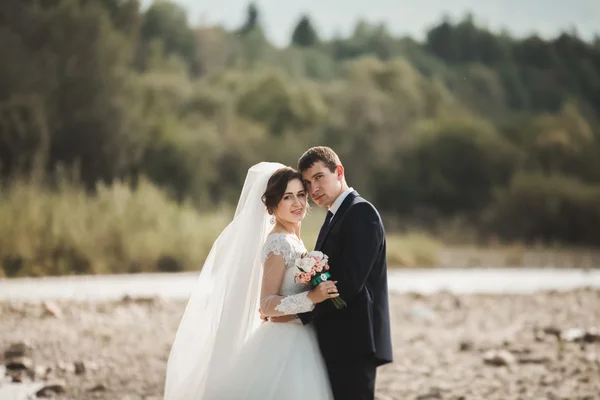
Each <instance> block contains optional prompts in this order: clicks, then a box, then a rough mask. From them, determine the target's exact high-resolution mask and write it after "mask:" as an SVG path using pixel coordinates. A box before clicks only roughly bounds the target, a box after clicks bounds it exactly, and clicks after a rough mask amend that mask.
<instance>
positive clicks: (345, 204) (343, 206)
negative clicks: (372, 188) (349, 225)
mask: <svg viewBox="0 0 600 400" xmlns="http://www.w3.org/2000/svg"><path fill="white" fill-rule="evenodd" d="M357 197H358V193H357V192H356V190H354V191H352V192H350V193H349V194H348V196H346V198H345V199H344V201H343V202H342V204H341V205H340V208H338V210H337V212H336V213H335V215H334V216H333V218H332V219H331V221H330V222H329V226H328V227H327V230H326V231H325V234H324V235H323V240H322V241H321V244H320V246H318V248H316V249H315V250H317V251H320V250H321V249H322V248H323V246H324V245H325V242H326V241H327V237H328V236H329V232H331V229H332V228H333V226H334V225H335V224H336V223H337V222H338V221H339V220H340V219H341V217H342V215H344V214H345V213H346V211H348V208H349V207H350V204H351V203H352V201H353V200H354V199H355V198H357Z"/></svg>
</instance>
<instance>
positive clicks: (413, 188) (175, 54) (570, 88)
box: [0, 0, 600, 245]
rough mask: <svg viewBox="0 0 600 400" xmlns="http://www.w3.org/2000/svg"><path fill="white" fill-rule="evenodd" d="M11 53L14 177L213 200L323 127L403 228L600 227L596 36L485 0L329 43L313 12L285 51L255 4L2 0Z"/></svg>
mask: <svg viewBox="0 0 600 400" xmlns="http://www.w3.org/2000/svg"><path fill="white" fill-rule="evenodd" d="M240 11H243V10H240ZM0 52H1V53H2V58H1V59H0V162H1V168H2V176H3V179H4V182H8V181H10V179H11V178H14V177H15V176H32V177H37V179H41V180H43V181H44V182H45V183H47V184H48V185H53V184H55V183H56V179H55V177H56V171H57V170H59V167H67V168H68V169H70V170H73V169H74V170H76V171H77V174H78V176H79V179H80V180H81V182H82V184H84V185H85V186H86V188H88V189H89V190H90V191H92V192H93V191H94V190H95V188H96V185H97V183H98V182H104V183H109V184H110V183H111V182H113V181H115V180H125V181H127V182H131V184H132V185H135V184H136V182H137V181H138V180H139V179H140V178H142V177H147V178H148V179H150V180H151V181H152V182H154V184H157V185H159V186H161V187H163V188H166V189H167V190H168V191H169V193H170V194H171V195H172V196H173V197H174V198H175V199H177V200H178V201H184V200H190V201H192V202H193V203H194V204H195V205H196V206H197V207H201V208H203V207H213V206H215V205H217V204H223V203H232V202H235V201H236V199H237V195H238V192H239V188H240V187H241V184H242V182H243V179H244V175H245V172H246V170H247V168H248V167H249V166H250V165H251V164H252V163H255V162H257V161H260V160H277V161H281V162H284V163H287V164H290V165H292V166H294V165H295V162H296V160H297V158H298V156H299V155H300V154H301V153H302V151H303V150H304V149H306V148H308V147H309V146H312V145H317V144H324V145H329V146H332V147H334V148H335V149H336V150H337V151H338V152H339V154H340V156H341V158H342V160H343V162H344V164H345V166H346V170H347V175H348V179H349V181H350V183H351V184H352V185H353V186H354V187H356V188H357V189H359V190H360V192H362V193H363V194H364V195H365V196H368V198H370V199H371V200H372V201H373V202H374V203H375V204H376V205H377V206H378V207H379V208H380V209H381V210H382V211H383V212H385V215H386V216H387V218H389V221H395V222H396V224H394V226H399V227H402V226H406V224H408V223H411V224H420V225H423V226H426V227H429V228H432V229H435V227H436V226H437V225H439V224H440V221H448V220H456V219H457V218H460V219H461V220H464V221H466V223H467V224H468V225H470V226H475V227H477V229H479V230H480V231H481V233H482V234H497V235H500V236H501V237H504V238H507V239H511V240H512V239H520V240H538V239H543V240H546V241H550V242H557V241H559V242H567V243H574V244H586V245H589V244H598V243H599V242H600V235H598V234H597V227H598V226H600V111H599V110H600V41H598V40H597V41H596V42H595V43H590V42H586V41H583V40H582V39H580V38H578V37H577V36H576V34H574V33H569V32H565V33H563V34H561V35H560V36H558V37H556V38H553V39H551V40H545V39H541V38H539V37H536V36H532V37H527V38H514V37H511V36H510V35H509V34H507V33H495V32H490V31H489V30H487V29H484V28H482V27H480V26H478V25H477V24H476V23H475V22H474V21H473V19H472V18H471V17H466V18H465V19H463V20H462V21H459V22H452V21H447V20H444V21H441V22H440V23H439V24H438V25H437V26H435V27H433V28H432V29H431V30H430V31H429V32H428V34H427V37H426V40H425V41H424V42H418V41H416V40H413V39H411V38H409V37H401V38H398V37H393V36H392V35H391V34H390V33H389V32H388V31H387V29H386V27H385V26H378V25H371V24H368V23H365V22H359V23H357V25H356V29H355V30H354V32H353V34H352V35H351V36H349V37H336V38H333V39H330V40H325V39H323V38H320V37H319V36H318V32H317V31H316V30H315V28H314V26H313V24H312V23H311V21H310V18H309V17H308V16H300V18H299V23H298V26H297V27H296V28H295V29H293V34H292V37H291V38H290V45H289V47H286V48H277V47H275V46H273V45H272V44H271V43H269V41H268V40H267V38H266V37H265V35H264V33H263V31H262V29H261V18H260V10H259V9H257V8H256V7H254V6H252V5H251V6H250V7H249V8H248V10H247V20H246V22H245V23H244V24H243V26H241V27H239V29H236V30H235V31H227V30H225V29H223V28H222V27H218V26H211V27H192V26H190V25H189V24H188V21H187V18H186V14H185V12H184V11H183V10H182V9H181V8H180V7H179V6H177V5H176V4H174V3H170V2H166V1H160V2H156V3H154V4H152V5H151V6H150V7H149V8H147V9H141V8H140V5H139V4H138V2H137V1H135V0H101V1H100V0H4V1H2V2H0ZM398 221H399V222H398ZM390 225H392V223H391V222H390Z"/></svg>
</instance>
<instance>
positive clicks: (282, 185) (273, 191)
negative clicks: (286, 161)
mask: <svg viewBox="0 0 600 400" xmlns="http://www.w3.org/2000/svg"><path fill="white" fill-rule="evenodd" d="M294 179H298V180H300V182H302V185H303V186H304V181H303V180H302V175H301V174H300V172H298V171H296V170H295V169H293V168H290V167H283V168H279V169H278V170H277V171H275V172H273V175H271V177H270V178H269V181H268V182H267V189H266V190H265V193H264V194H263V196H262V202H263V203H264V205H265V207H267V212H268V213H269V215H273V212H275V209H276V208H277V205H278V204H279V202H280V201H281V199H283V195H284V194H285V189H287V185H288V182H289V181H292V180H294ZM305 190H306V188H305ZM307 205H308V204H307Z"/></svg>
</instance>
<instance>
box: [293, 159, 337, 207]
mask: <svg viewBox="0 0 600 400" xmlns="http://www.w3.org/2000/svg"><path fill="white" fill-rule="evenodd" d="M343 177H344V167H342V166H341V165H338V166H337V167H336V169H335V171H334V172H331V171H330V170H329V168H327V166H325V164H323V162H321V161H317V162H316V163H314V164H313V165H312V166H311V167H310V168H309V169H307V170H306V171H304V172H303V173H302V179H304V183H305V184H306V187H307V189H308V194H309V195H310V198H311V199H312V200H313V201H314V202H315V204H317V205H318V206H319V207H330V206H331V205H332V204H333V202H334V201H335V199H337V197H338V196H339V195H340V193H341V191H342V179H343Z"/></svg>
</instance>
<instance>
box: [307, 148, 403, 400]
mask: <svg viewBox="0 0 600 400" xmlns="http://www.w3.org/2000/svg"><path fill="white" fill-rule="evenodd" d="M298 170H299V171H300V173H301V174H302V178H303V179H304V181H305V184H306V186H307V190H308V193H309V194H310V197H311V198H312V199H313V201H314V202H315V203H316V204H317V205H318V206H320V207H327V208H328V209H329V211H328V212H327V217H326V218H325V223H324V224H323V226H322V227H321V231H320V233H319V237H318V239H317V243H316V246H315V250H319V251H322V252H323V253H325V254H327V255H328V256H329V266H330V270H329V272H330V273H331V276H332V280H335V281H337V288H338V291H339V293H340V297H341V298H342V299H344V300H345V301H346V303H347V304H348V306H347V307H346V308H343V309H340V310H338V309H336V308H335V307H334V306H333V304H332V302H330V301H326V302H323V303H320V304H317V305H316V306H315V309H314V310H313V311H311V312H309V313H304V314H300V315H298V317H299V318H300V319H301V320H302V322H303V323H304V324H308V323H313V324H314V326H315V327H316V330H317V337H318V339H319V346H320V348H321V353H322V354H323V358H324V359H325V363H326V365H327V370H328V373H329V381H330V382H331V388H332V390H333V394H334V397H335V399H336V400H354V399H356V400H367V399H368V400H372V399H373V398H374V397H375V375H376V368H377V367H378V366H380V365H383V364H386V363H390V362H392V343H391V334H390V316H389V303H388V286H387V266H386V239H385V231H384V228H383V224H382V222H381V218H380V216H379V213H378V212H377V210H376V209H375V207H374V206H373V205H372V204H371V203H369V202H368V201H366V200H365V199H363V198H362V197H361V196H360V195H359V194H358V193H357V192H356V191H355V190H353V189H352V188H349V187H348V185H347V183H346V178H345V175H344V167H343V166H342V163H341V162H340V159H339V157H338V156H337V154H336V153H335V152H334V151H333V150H332V149H330V148H329V147H321V146H320V147H313V148H311V149H309V150H307V151H306V152H305V153H304V154H303V155H302V157H300V159H299V160H298Z"/></svg>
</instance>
